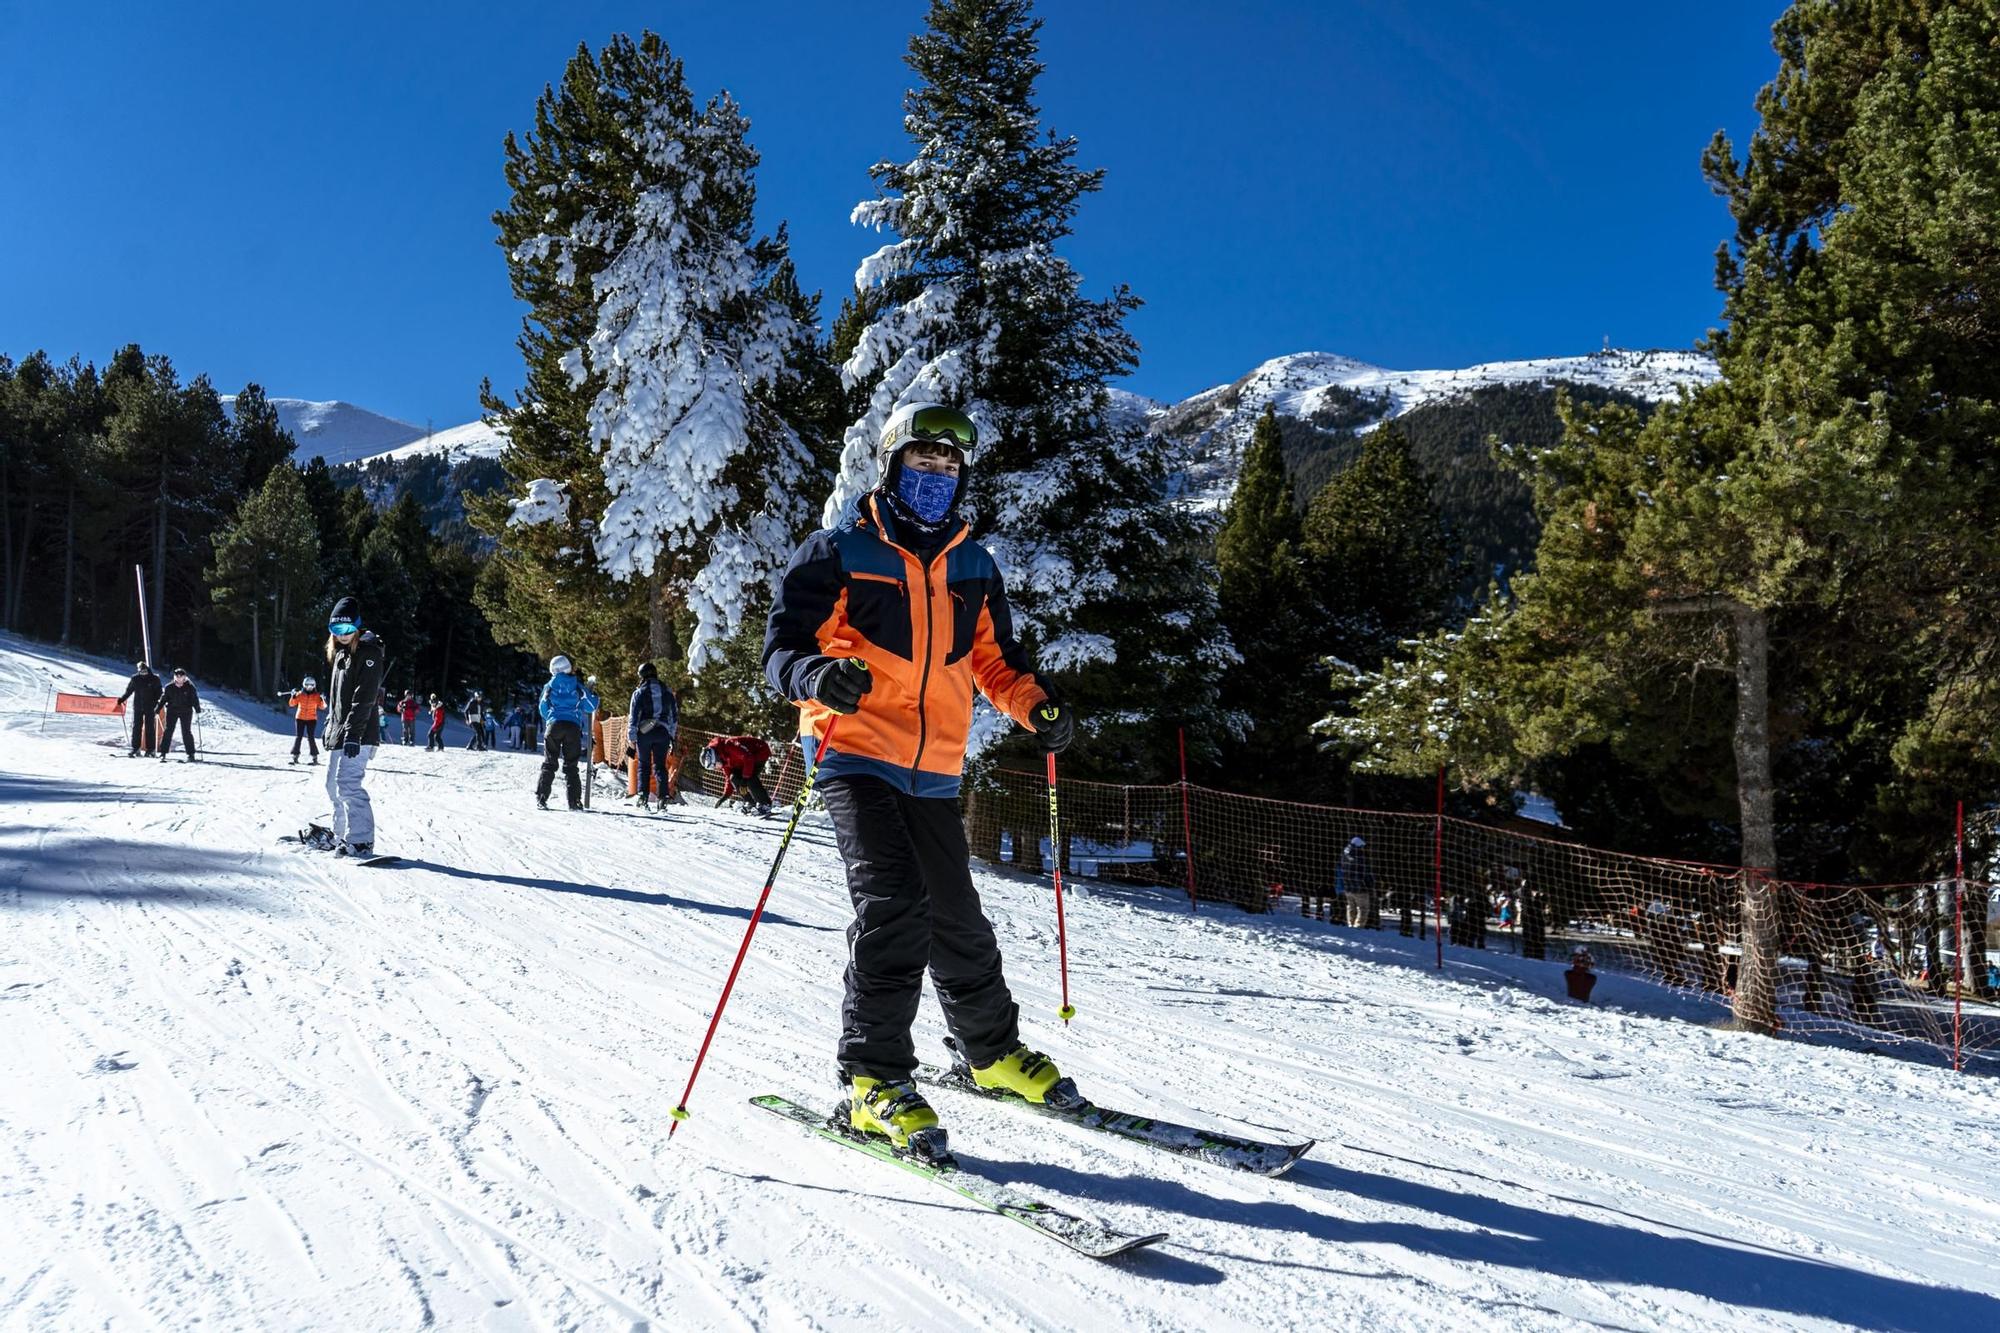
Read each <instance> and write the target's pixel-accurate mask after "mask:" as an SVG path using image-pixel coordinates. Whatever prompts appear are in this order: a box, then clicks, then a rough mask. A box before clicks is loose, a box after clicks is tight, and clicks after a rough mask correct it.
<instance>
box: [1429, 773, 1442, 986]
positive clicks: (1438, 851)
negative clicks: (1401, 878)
mask: <svg viewBox="0 0 2000 1333" xmlns="http://www.w3.org/2000/svg"><path fill="white" fill-rule="evenodd" d="M1432 841H1433V844H1434V845H1433V850H1432V853H1431V873H1432V884H1431V924H1432V925H1434V926H1436V927H1437V951H1438V953H1437V965H1438V969H1439V970H1440V971H1442V970H1443V969H1444V765H1443V764H1439V765H1438V805H1437V833H1436V836H1435V838H1433V840H1432Z"/></svg>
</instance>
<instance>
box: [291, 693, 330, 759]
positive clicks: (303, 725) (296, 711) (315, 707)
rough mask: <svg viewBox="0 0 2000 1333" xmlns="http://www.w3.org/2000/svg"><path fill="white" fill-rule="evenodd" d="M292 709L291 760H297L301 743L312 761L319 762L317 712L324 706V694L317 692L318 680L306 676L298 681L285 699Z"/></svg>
mask: <svg viewBox="0 0 2000 1333" xmlns="http://www.w3.org/2000/svg"><path fill="white" fill-rule="evenodd" d="M285 702H286V703H287V704H289V705H290V706H291V710H292V762H293V763H295V764H296V763H298V762H299V745H300V744H301V743H303V744H304V745H305V746H306V748H307V749H308V750H309V751H311V753H312V761H313V762H314V763H315V764H317V763H318V762H319V739H318V737H319V714H320V710H321V709H322V708H325V707H326V696H324V695H322V694H321V693H320V692H319V682H318V681H316V680H314V679H313V678H312V677H311V676H307V677H306V678H305V679H304V680H302V681H300V682H299V688H298V689H296V690H293V691H292V692H291V695H290V696H289V697H288V698H287V699H286V700H285Z"/></svg>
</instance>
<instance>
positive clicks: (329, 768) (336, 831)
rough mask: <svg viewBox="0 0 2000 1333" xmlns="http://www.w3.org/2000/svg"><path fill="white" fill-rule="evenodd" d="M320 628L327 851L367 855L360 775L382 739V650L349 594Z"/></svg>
mask: <svg viewBox="0 0 2000 1333" xmlns="http://www.w3.org/2000/svg"><path fill="white" fill-rule="evenodd" d="M326 632H327V640H326V660H327V664H328V665H329V666H330V667H331V668H332V672H331V680H330V685H329V688H328V690H327V701H326V703H327V719H326V794H327V797H328V798H329V799H330V800H331V801H332V802H333V839H334V847H333V851H334V855H336V856H373V855H374V854H375V808H374V806H373V805H371V804H370V803H369V800H368V792H367V790H366V789H365V788H364V787H363V786H362V785H361V781H362V779H363V778H364V777H366V776H367V773H368V761H369V760H371V759H373V758H374V757H375V749H376V747H377V746H379V745H380V744H381V743H382V714H381V710H380V709H379V708H377V706H376V702H377V699H378V698H379V696H380V693H381V689H382V676H383V674H384V672H385V671H386V670H387V667H388V663H387V661H386V658H387V656H388V654H387V653H386V652H385V651H384V649H383V646H382V641H381V640H380V639H378V638H376V637H375V632H374V631H373V630H364V629H362V628H361V607H360V604H359V603H358V602H356V601H355V599H354V598H352V597H343V598H341V599H340V600H339V601H337V602H335V603H334V604H333V610H332V611H331V612H330V613H328V615H327V625H326Z"/></svg>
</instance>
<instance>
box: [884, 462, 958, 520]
mask: <svg viewBox="0 0 2000 1333" xmlns="http://www.w3.org/2000/svg"><path fill="white" fill-rule="evenodd" d="M957 493H958V478H957V477H947V476H945V475H944V474H943V473H942V472H919V471H917V470H916V469H915V468H912V467H905V468H901V469H899V471H898V475H897V479H896V498H898V499H899V500H901V501H902V502H903V503H904V504H906V505H908V506H909V507H910V511H911V512H912V513H914V514H915V515H916V516H917V517H918V518H920V519H922V520H923V521H924V522H926V523H935V522H937V521H938V520H939V519H941V518H943V517H944V516H945V515H946V514H947V513H949V512H950V510H951V497H952V496H954V495H956V494H957Z"/></svg>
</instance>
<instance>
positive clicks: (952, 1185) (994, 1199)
mask: <svg viewBox="0 0 2000 1333" xmlns="http://www.w3.org/2000/svg"><path fill="white" fill-rule="evenodd" d="M750 1104H751V1105H752V1106H760V1107H762V1108H763V1109H765V1110H766V1111H769V1112H771V1113H772V1114H774V1115H781V1116H783V1117H785V1119H787V1120H792V1121H796V1122H797V1123H799V1124H801V1125H804V1126H805V1127H806V1128H807V1129H809V1130H811V1131H812V1132H813V1133H815V1134H818V1135H819V1136H820V1137H822V1138H826V1139H831V1140H832V1141H833V1142H835V1143H838V1144H841V1145H843V1146H845V1147H848V1148H852V1149H854V1150H855V1151H856V1152H860V1153H864V1154H866V1155H867V1156H869V1157H873V1158H875V1159H876V1160H877V1161H882V1162H889V1163H891V1164H893V1165H895V1166H900V1167H902V1168H903V1169H904V1170H905V1171H908V1172H910V1173H911V1174H913V1175H919V1176H922V1177H924V1178H925V1179H926V1180H935V1181H936V1182H937V1183H938V1184H940V1185H942V1186H944V1187H945V1188H946V1189H948V1190H950V1191H951V1192H952V1193H954V1194H956V1195H958V1196H959V1197H961V1198H965V1199H970V1200H971V1201H972V1202H974V1203H976V1204H978V1205H980V1206H981V1207H982V1208H990V1209H991V1210H992V1211H994V1212H996V1213H998V1214H1000V1215H1001V1216H1002V1217H1011V1218H1013V1219H1014V1220H1015V1221H1016V1222H1019V1223H1020V1224H1021V1225H1022V1226H1025V1227H1028V1228H1030V1229H1032V1230H1034V1231H1038V1232H1040V1233H1041V1234H1042V1235H1044V1236H1047V1237H1048V1238H1049V1239H1051V1240H1055V1241H1060V1242H1062V1243H1063V1244H1064V1245H1067V1246H1069V1248H1071V1249H1072V1250H1075V1251H1076V1252H1077V1253H1078V1254H1083V1255H1088V1256H1089V1257H1090V1258H1092V1259H1109V1258H1111V1257H1112V1256H1114V1255H1120V1254H1128V1253H1130V1252H1131V1251H1133V1250H1138V1249H1143V1248H1144V1247H1146V1246H1148V1245H1153V1244H1157V1243H1158V1242H1160V1241H1163V1240H1165V1239H1166V1238H1167V1235H1166V1233H1165V1232H1164V1231H1162V1232H1157V1233H1155V1234H1153V1235H1149V1236H1135V1235H1131V1234H1130V1233H1128V1232H1123V1231H1114V1230H1112V1229H1111V1228H1110V1227H1107V1226H1104V1225H1102V1224H1100V1223H1097V1222H1092V1221H1090V1220H1089V1219H1088V1218H1082V1217H1077V1216H1076V1215H1075V1214H1073V1213H1065V1212H1063V1211H1062V1210H1061V1209H1059V1208H1056V1207H1053V1206H1051V1205H1049V1204H1047V1203H1044V1202H1042V1201H1041V1200H1040V1199H1037V1198H1035V1197H1034V1196H1032V1195H1030V1194H1025V1193H1023V1192H1022V1191H1020V1190H1017V1189H1015V1188H1013V1187H1012V1186H1009V1185H1003V1184H1001V1183H1000V1182H998V1181H996V1180H990V1179H988V1178H987V1177H985V1176H982V1175H979V1174H978V1173H977V1172H973V1171H967V1170H966V1169H964V1168H963V1167H961V1166H959V1164H958V1163H957V1162H956V1161H955V1160H953V1159H952V1158H950V1157H945V1158H943V1159H941V1160H939V1161H930V1160H927V1159H925V1158H921V1157H914V1156H911V1155H910V1154H907V1153H899V1152H897V1151H896V1150H895V1149H894V1148H892V1147H890V1146H889V1144H888V1141H887V1140H885V1139H879V1138H873V1137H870V1136H868V1135H863V1134H860V1133H857V1132H855V1131H853V1130H850V1129H848V1128H847V1126H846V1125H845V1124H843V1123H842V1122H840V1121H838V1120H834V1119H832V1118H830V1117H828V1116H827V1115H825V1114H824V1113H822V1112H819V1111H815V1110H812V1109H811V1108H809V1107H805V1106H800V1105H799V1104H798V1103H797V1102H795V1101H792V1100H790V1099H789V1098H785V1097H776V1096H768V1095H767V1096H762V1097H752V1098H751V1099H750Z"/></svg>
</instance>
